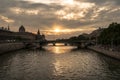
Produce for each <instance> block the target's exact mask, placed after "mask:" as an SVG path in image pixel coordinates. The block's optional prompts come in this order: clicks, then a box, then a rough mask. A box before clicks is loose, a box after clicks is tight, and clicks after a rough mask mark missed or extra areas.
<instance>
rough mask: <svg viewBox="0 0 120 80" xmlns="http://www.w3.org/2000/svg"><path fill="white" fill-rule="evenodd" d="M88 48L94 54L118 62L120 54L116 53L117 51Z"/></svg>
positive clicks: (96, 47) (97, 47)
mask: <svg viewBox="0 0 120 80" xmlns="http://www.w3.org/2000/svg"><path fill="white" fill-rule="evenodd" d="M88 48H89V49H91V50H93V51H96V52H99V53H102V54H104V55H107V56H110V57H112V58H115V59H119V60H120V52H118V51H112V50H111V49H110V50H106V49H104V48H100V47H99V46H90V47H88Z"/></svg>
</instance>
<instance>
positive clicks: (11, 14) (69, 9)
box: [0, 0, 120, 39]
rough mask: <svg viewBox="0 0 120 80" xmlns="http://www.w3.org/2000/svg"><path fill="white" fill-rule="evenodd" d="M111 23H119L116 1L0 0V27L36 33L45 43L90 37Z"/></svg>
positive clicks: (119, 7)
mask: <svg viewBox="0 0 120 80" xmlns="http://www.w3.org/2000/svg"><path fill="white" fill-rule="evenodd" d="M111 22H118V23H119V22H120V0H0V26H1V27H2V26H4V27H7V26H8V24H9V25H10V28H11V30H12V31H18V28H19V27H20V25H24V26H25V28H26V30H27V31H28V32H33V33H36V32H37V30H38V29H40V31H41V33H44V34H45V35H46V37H47V39H54V38H68V37H70V36H73V35H79V34H81V33H90V32H91V31H93V30H95V29H97V28H99V27H107V26H108V24H110V23H111Z"/></svg>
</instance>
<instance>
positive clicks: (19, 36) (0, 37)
mask: <svg viewBox="0 0 120 80" xmlns="http://www.w3.org/2000/svg"><path fill="white" fill-rule="evenodd" d="M22 40H23V41H24V40H39V41H42V40H45V35H41V34H40V31H39V30H38V33H37V34H33V33H31V32H26V31H25V27H24V26H23V25H22V26H20V28H19V32H12V31H10V27H9V25H8V28H4V27H1V28H0V41H22Z"/></svg>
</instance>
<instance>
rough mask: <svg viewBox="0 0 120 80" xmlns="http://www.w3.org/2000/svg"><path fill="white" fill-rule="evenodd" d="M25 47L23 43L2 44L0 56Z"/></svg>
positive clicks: (0, 45)
mask: <svg viewBox="0 0 120 80" xmlns="http://www.w3.org/2000/svg"><path fill="white" fill-rule="evenodd" d="M24 47H25V45H24V44H23V43H0V54H3V53H6V52H10V51H14V50H18V49H22V48H24Z"/></svg>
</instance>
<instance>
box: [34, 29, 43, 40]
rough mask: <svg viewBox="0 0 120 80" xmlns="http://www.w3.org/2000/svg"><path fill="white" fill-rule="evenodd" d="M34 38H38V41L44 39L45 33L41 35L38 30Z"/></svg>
mask: <svg viewBox="0 0 120 80" xmlns="http://www.w3.org/2000/svg"><path fill="white" fill-rule="evenodd" d="M36 40H39V41H43V40H45V35H44V34H42V35H41V34H40V31H39V30H38V32H37V35H36Z"/></svg>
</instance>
